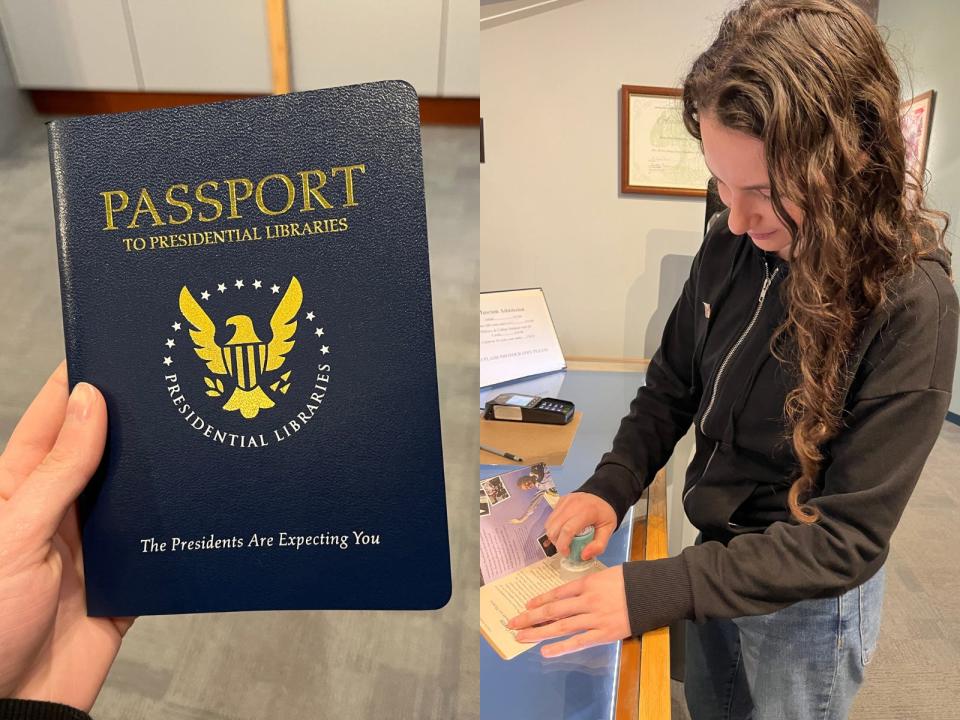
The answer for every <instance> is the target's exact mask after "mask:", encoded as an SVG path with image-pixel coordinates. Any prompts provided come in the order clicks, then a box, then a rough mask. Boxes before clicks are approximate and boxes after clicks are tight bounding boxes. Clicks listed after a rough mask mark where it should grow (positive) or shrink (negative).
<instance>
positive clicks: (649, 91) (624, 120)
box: [620, 85, 710, 197]
mask: <svg viewBox="0 0 960 720" xmlns="http://www.w3.org/2000/svg"><path fill="white" fill-rule="evenodd" d="M680 95H681V90H680V89H679V88H661V87H649V86H645V85H624V86H622V87H621V88H620V192H622V193H646V194H653V195H689V196H694V197H704V196H705V195H706V194H707V180H709V179H710V171H709V170H707V166H706V164H704V162H703V154H702V153H701V152H700V144H699V143H698V142H697V141H696V140H695V139H694V138H693V137H691V135H690V133H688V132H687V129H686V127H684V125H683V118H682V116H681V112H680V109H681V105H680Z"/></svg>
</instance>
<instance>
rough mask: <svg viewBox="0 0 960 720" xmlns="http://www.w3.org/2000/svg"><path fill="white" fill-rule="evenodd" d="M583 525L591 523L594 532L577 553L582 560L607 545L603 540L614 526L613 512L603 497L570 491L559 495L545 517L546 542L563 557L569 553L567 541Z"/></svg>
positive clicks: (593, 555)
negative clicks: (580, 551)
mask: <svg viewBox="0 0 960 720" xmlns="http://www.w3.org/2000/svg"><path fill="white" fill-rule="evenodd" d="M587 525H593V527H594V536H593V541H592V542H590V543H589V544H588V545H587V546H586V547H585V548H584V549H583V552H582V553H581V555H582V557H583V559H584V560H590V559H592V558H595V557H596V556H597V555H599V554H600V553H602V552H603V551H604V550H605V549H606V548H607V542H608V541H609V540H610V536H611V535H613V531H614V530H616V529H617V513H616V511H615V510H614V509H613V506H611V505H610V503H608V502H607V501H606V500H602V499H601V498H599V497H597V496H596V495H592V494H590V493H584V492H575V493H570V494H569V495H564V496H563V497H562V498H560V502H558V503H557V506H556V507H555V508H554V509H553V512H552V513H550V517H548V518H547V523H546V531H547V537H549V538H550V542H552V543H553V544H554V546H555V547H556V548H557V551H558V552H559V553H560V554H561V555H563V556H564V557H566V556H567V555H569V554H570V541H571V540H572V539H573V536H574V535H576V534H577V533H578V532H580V531H581V530H583V529H584V528H585V527H586V526H587Z"/></svg>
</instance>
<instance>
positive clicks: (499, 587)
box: [480, 463, 604, 660]
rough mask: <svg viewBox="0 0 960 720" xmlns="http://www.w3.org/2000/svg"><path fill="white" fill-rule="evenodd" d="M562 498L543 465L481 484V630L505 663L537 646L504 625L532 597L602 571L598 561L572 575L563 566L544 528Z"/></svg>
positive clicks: (497, 477) (601, 565)
mask: <svg viewBox="0 0 960 720" xmlns="http://www.w3.org/2000/svg"><path fill="white" fill-rule="evenodd" d="M559 500H560V494H559V493H558V492H557V488H556V486H555V485H554V484H553V480H551V479H550V470H549V469H548V468H547V467H546V466H545V465H544V464H542V463H541V464H539V465H533V466H532V467H524V468H519V469H517V470H514V471H512V472H509V473H505V474H503V475H497V476H496V477H491V478H487V479H486V480H481V481H480V574H481V578H482V585H481V587H480V632H481V633H482V634H483V636H484V637H485V638H486V640H487V642H488V643H490V646H491V647H492V648H493V649H494V650H495V651H496V652H497V654H498V655H500V657H502V658H503V659H504V660H511V659H512V658H515V657H516V656H517V655H519V654H521V653H522V652H524V651H525V650H529V649H530V648H532V647H534V646H535V645H536V644H537V643H521V642H518V641H517V640H516V637H515V636H516V632H515V631H513V630H510V629H509V628H507V627H506V623H507V621H508V620H509V619H510V618H512V617H514V616H515V615H517V614H519V613H521V612H523V610H524V609H525V608H526V603H527V601H528V600H530V598H533V597H536V596H537V595H540V594H542V593H545V592H547V591H548V590H552V589H553V588H556V587H559V586H560V585H563V584H565V583H567V582H569V581H571V580H573V579H576V578H578V577H583V576H584V575H586V574H589V573H591V572H596V571H598V570H602V569H603V568H604V565H603V564H602V563H600V562H599V561H598V560H594V561H593V562H592V563H591V565H590V567H589V568H588V569H586V570H583V571H580V572H577V573H576V574H575V575H572V576H571V575H570V574H569V573H568V572H567V571H566V570H565V569H564V568H562V567H561V565H560V561H561V559H562V557H561V555H560V554H559V553H558V552H557V548H556V547H554V545H553V543H551V542H550V539H549V538H548V537H547V533H546V530H545V529H544V526H545V524H546V521H547V518H548V517H550V513H551V511H552V510H553V508H554V507H555V506H556V504H557V502H558V501H559Z"/></svg>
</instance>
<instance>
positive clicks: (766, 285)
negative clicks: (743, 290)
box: [700, 258, 780, 435]
mask: <svg viewBox="0 0 960 720" xmlns="http://www.w3.org/2000/svg"><path fill="white" fill-rule="evenodd" d="M763 271H764V275H765V277H764V278H763V287H761V288H760V299H759V301H758V302H757V308H756V310H754V311H753V317H752V318H750V322H749V323H748V324H747V327H746V328H744V330H743V332H742V333H741V334H740V337H739V338H737V341H736V342H735V343H734V344H733V347H732V348H730V350H729V351H728V352H727V355H726V357H724V358H723V362H722V363H720V369H719V370H717V376H716V377H715V378H714V380H713V392H712V393H711V394H710V402H709V404H708V405H707V409H706V410H704V411H703V415H701V416H700V432H701V433H703V435H706V433H705V432H704V430H703V425H704V423H705V422H706V420H707V416H709V415H710V411H711V410H713V404H714V402H716V399H717V390H719V388H720V379H721V378H722V377H723V371H724V370H726V368H727V364H728V363H729V362H730V359H731V358H732V357H733V355H734V353H736V352H737V350H738V349H739V347H740V346H741V345H742V344H743V341H744V340H746V339H747V335H749V334H750V331H751V330H752V329H753V326H754V325H756V324H757V318H759V317H760V311H761V310H762V309H763V301H764V299H765V298H766V297H767V290H769V289H770V285H771V284H772V283H773V279H774V278H775V277H776V276H777V273H779V272H780V268H775V269H774V271H773V274H772V275H771V274H770V265H768V264H767V259H766V258H764V259H763Z"/></svg>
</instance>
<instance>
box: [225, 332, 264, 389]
mask: <svg viewBox="0 0 960 720" xmlns="http://www.w3.org/2000/svg"><path fill="white" fill-rule="evenodd" d="M221 352H222V353H223V361H224V363H225V364H226V366H227V372H228V373H229V374H230V377H232V378H234V379H235V380H236V381H237V386H238V387H239V388H240V389H241V390H252V389H253V388H255V387H256V386H257V385H258V384H259V382H260V375H261V374H262V373H263V366H264V364H265V363H266V361H267V344H266V343H239V344H237V345H224V346H223V347H222V348H221Z"/></svg>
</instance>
